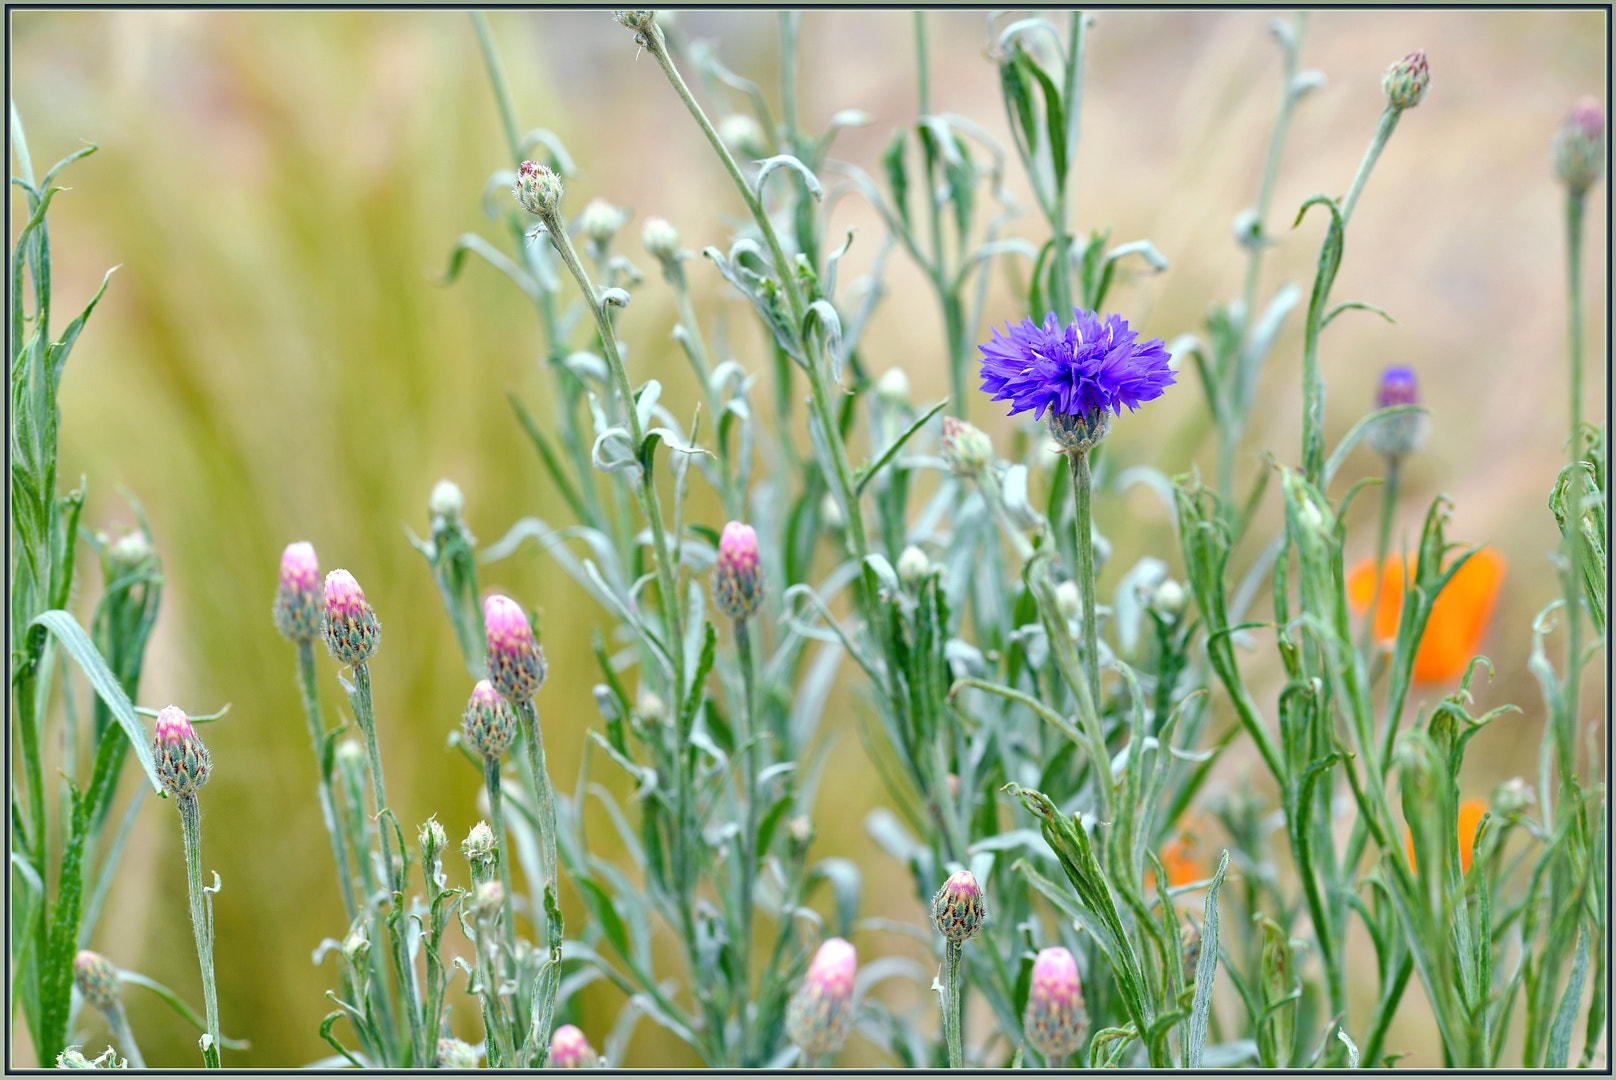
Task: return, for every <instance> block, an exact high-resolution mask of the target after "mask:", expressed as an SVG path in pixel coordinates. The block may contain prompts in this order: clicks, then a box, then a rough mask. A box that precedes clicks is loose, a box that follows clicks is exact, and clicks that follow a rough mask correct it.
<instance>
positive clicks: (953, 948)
mask: <svg viewBox="0 0 1616 1080" xmlns="http://www.w3.org/2000/svg"><path fill="white" fill-rule="evenodd" d="M963 953H964V946H963V945H962V944H961V943H960V942H957V941H950V942H948V943H946V944H945V945H944V946H943V955H944V961H943V1039H944V1041H945V1042H947V1043H948V1067H949V1068H950V1069H963V1068H965V987H964V986H963V985H962V979H961V971H960V967H961V964H960V960H961V958H962V955H963Z"/></svg>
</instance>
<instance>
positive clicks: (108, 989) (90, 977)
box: [73, 949, 123, 1012]
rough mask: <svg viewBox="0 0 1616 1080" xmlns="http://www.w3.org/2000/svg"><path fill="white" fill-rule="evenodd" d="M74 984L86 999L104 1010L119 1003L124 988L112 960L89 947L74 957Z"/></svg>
mask: <svg viewBox="0 0 1616 1080" xmlns="http://www.w3.org/2000/svg"><path fill="white" fill-rule="evenodd" d="M73 985H75V986H77V987H78V988H79V993H81V994H83V995H84V1000H85V1001H87V1002H89V1003H90V1004H91V1005H93V1006H95V1007H96V1008H97V1009H100V1010H101V1011H102V1012H107V1011H109V1010H110V1009H111V1008H112V1007H113V1006H114V1005H116V1004H117V1003H118V994H119V992H120V991H121V990H122V989H123V983H122V982H121V980H120V976H119V975H118V969H117V968H115V967H113V966H112V961H111V960H108V959H107V958H106V957H104V956H102V955H101V954H100V953H97V952H91V951H90V950H89V949H80V950H79V952H78V955H77V956H75V957H73Z"/></svg>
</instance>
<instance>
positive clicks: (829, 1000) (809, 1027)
mask: <svg viewBox="0 0 1616 1080" xmlns="http://www.w3.org/2000/svg"><path fill="white" fill-rule="evenodd" d="M857 971H858V953H857V952H856V951H854V949H853V946H852V945H850V944H849V943H847V942H846V941H843V940H842V939H841V938H830V939H829V940H827V941H826V942H825V943H824V944H823V945H821V946H820V947H819V951H818V952H816V953H814V958H813V960H812V961H811V962H810V963H809V964H808V977H807V978H806V979H804V980H803V984H802V986H801V987H799V988H798V990H797V992H796V993H795V994H794V995H792V998H791V1004H790V1006H789V1007H788V1008H787V1010H786V1033H787V1034H788V1035H790V1036H791V1041H792V1042H794V1043H796V1044H797V1045H798V1046H800V1047H801V1048H802V1052H803V1053H804V1054H807V1055H809V1056H810V1057H822V1056H824V1055H825V1054H834V1053H835V1052H836V1051H838V1050H840V1049H841V1048H842V1044H843V1043H844V1042H846V1041H847V1033H848V1030H849V1028H851V1027H852V1021H853V977H854V975H855V974H856V973H857Z"/></svg>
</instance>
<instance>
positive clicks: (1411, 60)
mask: <svg viewBox="0 0 1616 1080" xmlns="http://www.w3.org/2000/svg"><path fill="white" fill-rule="evenodd" d="M1430 86H1431V67H1430V65H1429V64H1427V63H1426V62H1425V50H1424V49H1415V50H1414V51H1413V52H1411V53H1409V54H1408V55H1407V56H1405V57H1403V58H1402V59H1401V60H1399V61H1397V62H1396V63H1395V64H1393V65H1392V66H1391V67H1389V68H1387V69H1386V76H1385V78H1383V79H1381V80H1380V88H1381V89H1382V90H1384V91H1385V92H1386V102H1387V104H1389V105H1390V106H1391V107H1392V108H1394V109H1396V110H1397V111H1398V112H1402V111H1403V110H1404V109H1412V108H1413V107H1414V106H1416V105H1418V104H1419V103H1420V102H1421V101H1424V100H1425V91H1426V90H1428V89H1430Z"/></svg>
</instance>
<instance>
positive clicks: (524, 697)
mask: <svg viewBox="0 0 1616 1080" xmlns="http://www.w3.org/2000/svg"><path fill="white" fill-rule="evenodd" d="M483 633H484V635H485V636H486V639H487V642H488V681H489V683H490V684H492V685H493V687H494V689H495V690H497V691H499V693H500V694H501V695H502V696H503V697H504V698H505V700H506V701H509V702H511V703H512V704H513V705H520V704H522V703H523V702H528V701H532V700H533V695H534V694H536V693H538V692H539V687H541V686H543V685H544V676H545V674H546V672H547V670H548V669H547V668H546V667H545V663H544V650H543V649H541V648H539V643H538V642H537V641H536V640H535V639H534V637H533V626H532V624H531V623H529V622H528V621H527V614H526V613H525V612H524V611H523V610H522V606H521V605H520V604H518V603H517V602H516V601H515V600H512V599H511V598H510V597H508V596H498V595H495V596H490V597H489V598H488V599H487V600H484V601H483Z"/></svg>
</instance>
